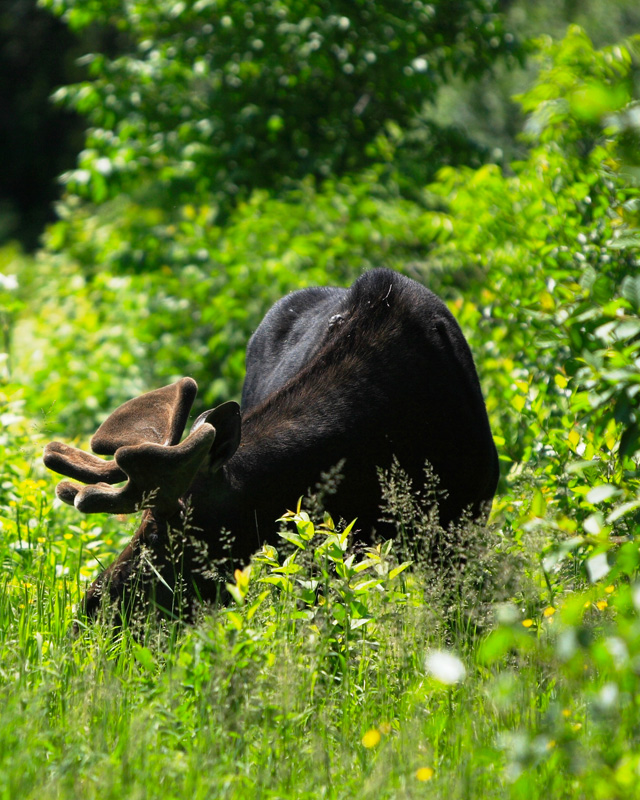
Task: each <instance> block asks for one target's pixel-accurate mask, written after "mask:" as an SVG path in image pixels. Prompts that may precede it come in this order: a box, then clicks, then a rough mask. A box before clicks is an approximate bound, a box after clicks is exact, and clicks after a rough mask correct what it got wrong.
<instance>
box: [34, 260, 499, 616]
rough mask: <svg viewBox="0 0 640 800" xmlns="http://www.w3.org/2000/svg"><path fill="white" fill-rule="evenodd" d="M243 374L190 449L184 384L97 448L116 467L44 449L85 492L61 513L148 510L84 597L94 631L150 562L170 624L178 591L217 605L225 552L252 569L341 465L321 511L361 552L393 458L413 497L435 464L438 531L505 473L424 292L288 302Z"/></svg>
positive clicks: (453, 344)
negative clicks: (217, 568)
mask: <svg viewBox="0 0 640 800" xmlns="http://www.w3.org/2000/svg"><path fill="white" fill-rule="evenodd" d="M246 366H247V374H246V380H245V383H244V388H243V392H242V403H241V406H239V405H238V404H237V403H235V402H227V403H224V404H222V405H220V406H218V407H217V408H214V409H212V410H209V411H205V412H204V413H203V414H200V416H199V417H198V418H197V419H196V420H195V421H194V422H193V425H192V426H191V430H190V433H189V435H188V436H187V437H186V438H185V439H184V440H183V441H181V438H182V434H183V431H184V429H185V425H186V423H187V419H188V417H189V412H190V410H191V406H192V403H193V401H194V399H195V395H196V392H197V385H196V383H195V381H194V380H192V379H191V378H182V380H179V381H178V382H177V383H174V384H172V385H170V386H165V387H164V388H161V389H156V390H155V391H151V392H148V393H147V394H143V395H142V396H140V397H137V398H134V399H133V400H129V401H128V402H126V403H124V405H122V406H120V407H119V408H118V409H116V411H114V412H113V413H112V414H111V416H109V417H108V418H107V419H106V421H105V422H103V424H102V425H101V426H100V427H99V429H98V431H97V432H96V434H95V435H94V436H93V438H92V439H91V448H92V450H93V452H94V453H96V454H98V455H103V456H113V459H111V460H104V459H101V458H98V457H97V456H96V455H91V454H89V453H85V452H83V451H82V450H79V449H77V448H75V447H71V446H68V445H66V444H62V443H59V442H53V443H51V444H49V445H48V446H47V447H46V449H45V454H44V462H45V464H46V465H47V467H49V468H50V469H52V470H53V471H55V472H58V473H60V474H62V475H64V476H66V477H69V478H72V479H74V480H75V481H81V482H82V483H84V484H87V485H85V486H81V485H79V484H78V483H75V482H72V481H67V480H65V481H62V482H61V483H59V484H58V486H57V489H56V492H57V495H58V497H59V498H60V499H62V500H63V501H65V502H66V503H69V504H70V505H74V506H75V507H76V508H77V509H78V510H79V511H81V512H83V513H95V512H108V513H112V514H128V513H132V512H135V511H138V510H144V511H143V516H142V520H141V524H140V526H139V528H138V530H137V532H136V533H135V534H134V536H133V538H132V540H131V542H130V543H129V545H128V546H127V547H126V549H125V550H124V551H123V552H122V553H121V555H120V556H119V558H118V559H117V560H116V561H115V562H114V563H113V564H111V566H109V567H108V568H107V569H106V570H105V571H104V572H103V573H102V574H101V575H100V576H99V577H98V578H97V579H96V580H95V581H94V583H93V584H92V585H91V586H90V587H89V589H88V592H87V595H86V597H85V601H84V613H85V614H87V615H88V616H93V615H95V613H96V611H97V609H98V608H99V606H100V602H101V597H102V596H103V595H106V597H105V600H106V601H107V602H111V603H113V604H115V605H118V604H120V605H121V604H122V600H123V597H127V598H133V597H134V596H135V592H133V591H132V586H133V585H134V583H135V582H137V581H138V580H139V578H140V574H141V572H142V571H143V562H144V560H145V558H148V557H149V555H150V554H152V555H154V556H155V559H156V566H155V567H154V569H153V570H151V571H150V572H149V573H148V574H149V575H150V576H151V577H150V578H148V579H147V582H148V583H149V582H150V583H152V584H155V585H154V586H153V590H154V593H155V594H154V597H155V602H156V604H157V605H158V606H160V608H163V609H165V610H169V611H170V610H171V609H172V606H173V604H174V598H173V592H174V588H175V587H176V586H177V584H178V581H180V582H181V585H182V586H183V587H184V588H185V589H186V592H187V595H188V597H189V598H190V601H189V602H192V601H193V600H195V599H196V598H200V599H201V600H202V601H209V600H212V599H215V597H216V592H217V591H218V584H217V582H216V581H213V580H211V577H210V572H208V570H207V569H206V568H203V564H204V565H205V566H206V564H207V563H215V562H216V560H217V559H219V558H221V556H222V555H223V552H227V553H228V554H229V555H230V558H231V561H232V563H235V564H237V565H240V564H243V563H246V562H247V561H248V560H249V558H250V557H251V555H252V554H253V553H254V552H255V551H256V550H258V549H259V548H260V546H261V544H263V543H265V542H272V541H273V539H274V536H275V534H276V531H277V522H276V520H277V519H278V517H279V516H280V515H281V514H282V513H283V511H284V510H285V509H286V508H287V507H290V506H291V504H292V503H293V502H294V501H295V499H296V498H297V497H298V496H300V495H303V494H304V493H305V492H307V490H308V489H309V487H313V486H314V484H316V482H317V481H318V480H319V477H320V475H321V473H322V472H323V471H326V470H329V469H330V468H332V467H333V466H335V465H336V464H338V463H339V462H340V463H341V472H342V475H341V480H340V481H339V482H338V485H337V487H336V489H335V492H334V493H333V494H332V495H331V496H330V497H329V498H328V500H327V506H328V510H329V511H330V513H331V514H332V515H333V517H334V519H337V518H344V519H346V520H351V519H353V518H354V517H357V518H358V522H357V529H358V530H359V531H360V534H359V535H360V537H361V538H362V539H364V540H366V539H368V538H370V536H371V532H372V531H373V530H374V529H377V530H378V532H381V531H382V533H385V531H384V530H382V524H381V523H380V522H379V518H380V508H379V506H380V499H381V490H380V485H379V479H378V471H377V468H379V467H383V468H385V467H388V466H389V465H390V464H391V462H392V460H393V459H394V458H397V460H398V462H399V464H400V466H401V467H402V468H403V469H404V471H405V472H406V473H407V475H408V476H409V478H410V479H411V481H412V482H413V485H414V486H415V487H416V489H420V488H421V486H422V484H423V482H424V475H425V462H426V461H428V462H429V463H430V464H431V466H432V467H433V470H434V472H435V473H436V474H437V475H438V476H439V479H440V487H442V488H444V489H445V490H446V494H443V496H442V497H441V498H440V500H439V509H438V511H439V519H440V522H441V524H442V525H443V526H447V525H448V524H449V523H452V522H455V521H456V520H457V519H459V518H460V516H461V515H462V514H463V513H466V514H470V515H471V516H472V517H474V518H478V517H481V516H482V515H483V514H484V513H486V511H487V510H488V507H489V506H490V503H491V500H492V498H493V495H494V493H495V489H496V484H497V480H498V460H497V454H496V450H495V446H494V444H493V439H492V436H491V431H490V428H489V422H488V419H487V412H486V408H485V404H484V400H483V397H482V393H481V390H480V384H479V381H478V376H477V373H476V369H475V366H474V363H473V359H472V356H471V352H470V350H469V346H468V344H467V342H466V340H465V338H464V336H463V334H462V331H461V330H460V327H459V326H458V324H457V322H456V321H455V319H454V317H453V316H452V315H451V313H450V312H449V310H448V309H447V307H446V306H445V304H444V303H443V302H442V301H441V300H440V299H439V298H438V297H436V295H434V294H433V293H432V292H431V291H429V290H428V289H426V288H425V287H424V286H422V285H420V284H419V283H417V282H415V281H413V280H411V279H409V278H407V277H405V276H403V275H400V274H398V273H396V272H393V271H391V270H388V269H374V270H370V271H368V272H365V273H364V274H363V275H362V276H361V277H359V278H358V279H357V280H356V281H355V283H353V285H352V286H351V287H350V288H348V289H343V288H328V287H318V288H308V289H302V290H299V291H296V292H293V293H292V294H290V295H288V296H286V297H284V298H283V299H282V300H280V301H278V302H277V303H276V304H275V305H274V306H273V308H272V309H271V310H270V311H269V312H268V313H267V315H266V317H265V318H264V320H263V321H262V323H261V324H260V326H259V327H258V329H257V330H256V331H255V333H254V335H253V336H252V338H251V340H250V341H249V345H248V348H247V356H246ZM116 484H122V485H121V486H116ZM180 530H182V531H185V530H186V531H187V535H185V536H183V546H182V547H181V549H180V552H179V553H177V552H176V550H175V548H174V546H173V544H172V542H174V541H175V539H174V533H175V532H176V531H180ZM223 532H225V533H227V532H228V533H229V534H230V535H231V536H230V539H229V540H227V538H226V537H225V536H223V535H222V533H223ZM224 542H227V550H226V551H224V547H223V545H224ZM154 575H155V580H154ZM158 576H159V578H158ZM146 591H147V595H146V596H148V588H147V590H146ZM131 602H134V601H133V600H131Z"/></svg>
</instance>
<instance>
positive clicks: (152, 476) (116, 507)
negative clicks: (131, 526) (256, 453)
mask: <svg viewBox="0 0 640 800" xmlns="http://www.w3.org/2000/svg"><path fill="white" fill-rule="evenodd" d="M197 388H198V387H197V384H196V382H195V381H194V380H192V379H191V378H182V380H180V381H178V382H177V383H174V384H172V385H171V386H165V387H163V388H162V389H156V390H155V391H153V392H148V393H147V394H144V395H142V396H141V397H136V398H134V399H133V400H129V401H128V402H127V403H124V404H123V405H122V406H120V407H119V408H117V409H116V410H115V411H114V412H113V414H111V416H110V417H108V418H107V419H106V420H105V422H103V423H102V425H101V426H100V428H98V431H97V432H96V434H95V436H94V437H93V439H92V440H91V446H92V449H93V450H94V452H96V453H99V454H101V455H112V454H113V455H114V460H113V461H103V460H102V459H100V458H97V457H96V456H94V455H91V454H89V453H84V452H83V451H82V450H78V449H77V448H75V447H69V446H68V445H65V444H62V443H60V442H52V443H51V444H50V445H48V446H47V447H46V448H45V452H44V463H45V464H46V465H47V467H49V468H50V469H52V470H54V471H55V472H59V473H61V474H62V475H65V476H67V477H69V478H74V479H75V480H79V481H82V482H84V483H87V484H89V485H88V486H80V485H79V484H77V483H73V482H72V481H61V482H60V483H59V484H58V486H57V488H56V494H57V496H58V497H59V498H60V499H61V500H63V501H64V502H65V503H68V504H70V505H74V506H75V507H76V508H77V509H78V510H79V511H82V512H83V513H85V514H91V513H99V512H107V513H111V514H129V513H131V512H133V511H137V510H139V509H140V508H143V507H149V508H153V509H154V510H155V511H157V512H158V513H160V514H161V515H163V516H165V517H166V516H171V515H172V514H174V513H175V512H176V511H177V510H178V509H179V508H180V498H181V497H182V496H183V495H184V494H185V493H186V492H187V491H188V489H189V487H190V486H191V484H192V482H193V479H194V478H195V475H196V473H197V471H198V470H199V469H200V466H201V465H202V464H203V463H205V461H206V460H207V457H208V456H209V454H210V453H211V449H212V445H213V442H214V439H215V437H216V427H218V426H221V429H222V432H223V436H222V440H223V445H222V446H221V447H220V448H219V449H220V453H219V454H218V460H217V461H214V463H213V464H212V463H211V462H209V467H210V468H213V467H217V466H219V462H220V461H221V460H225V459H227V458H229V457H230V456H231V455H232V454H233V452H235V449H236V448H237V447H238V444H239V440H240V411H239V408H238V406H237V403H233V402H231V403H224V404H223V405H222V406H219V407H218V409H214V410H212V411H208V412H205V413H204V414H201V415H200V417H199V418H198V420H197V421H196V423H195V424H194V426H193V428H192V430H191V433H190V434H189V436H187V438H186V439H185V440H184V441H183V442H182V443H181V444H179V442H180V437H181V435H182V431H183V430H184V427H185V424H186V421H187V417H188V415H189V411H190V409H191V405H192V404H193V400H194V398H195V394H196V392H197ZM212 423H213V424H212ZM214 426H215V427H214ZM122 481H126V483H125V484H124V486H120V487H116V486H113V485H112V484H115V483H120V482H122Z"/></svg>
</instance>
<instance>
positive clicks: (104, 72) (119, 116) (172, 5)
mask: <svg viewBox="0 0 640 800" xmlns="http://www.w3.org/2000/svg"><path fill="white" fill-rule="evenodd" d="M45 5H47V6H48V7H50V8H53V9H54V10H56V11H58V13H62V14H63V15H64V17H65V18H66V19H67V20H68V22H69V24H70V25H71V26H72V27H74V28H75V29H82V28H84V27H85V26H87V25H89V24H92V23H95V22H98V23H101V24H103V25H106V24H108V25H111V26H115V27H116V28H117V29H118V30H119V31H120V32H121V33H122V34H124V35H126V38H127V41H128V42H129V48H128V50H127V52H122V53H120V54H118V55H117V56H116V57H115V58H109V57H107V56H106V55H105V54H101V53H94V54H93V55H90V56H87V58H86V62H87V63H88V64H89V72H90V76H91V80H90V81H86V82H83V83H79V84H77V85H75V86H67V87H65V88H63V89H61V90H59V92H58V93H57V99H58V100H59V101H62V102H64V103H66V104H67V105H69V106H70V107H72V108H74V109H76V110H77V111H79V112H80V113H82V114H84V115H85V116H86V117H87V118H88V119H89V121H90V124H91V128H90V130H89V133H88V138H87V144H86V148H85V150H84V151H83V153H82V154H81V156H80V159H79V165H78V169H76V170H73V171H71V172H70V173H68V174H67V175H66V176H65V181H66V183H67V186H68V188H69V189H70V190H71V191H73V192H77V193H78V194H80V195H82V196H86V197H89V198H91V199H92V200H94V201H95V202H102V201H104V200H105V199H106V198H108V197H112V196H114V195H117V194H119V193H120V192H122V191H123V190H125V191H130V190H131V189H132V188H133V187H135V186H136V185H137V184H138V182H139V181H140V180H147V179H149V178H152V179H153V180H154V181H157V180H159V182H160V183H161V185H163V186H165V187H166V186H167V185H169V186H170V187H171V189H170V190H171V193H172V196H173V197H175V196H176V193H177V195H178V196H182V197H185V196H191V197H193V194H194V192H198V193H202V192H209V193H211V194H213V196H214V197H217V198H218V200H219V201H225V200H227V199H228V198H230V197H233V196H235V195H236V194H237V193H238V192H240V193H241V194H242V195H246V191H247V190H250V189H252V188H256V187H269V188H274V187H276V186H278V185H281V184H282V183H283V182H286V181H290V180H291V179H294V180H295V179H298V178H301V177H303V176H305V175H315V176H319V177H325V178H326V177H328V176H329V175H335V174H344V173H345V172H346V171H354V170H358V169H361V168H362V167H363V166H365V165H367V164H368V163H370V162H371V161H372V155H373V154H374V153H375V149H374V150H372V149H371V148H372V145H373V143H374V141H375V138H376V136H378V135H379V134H381V133H382V132H383V131H384V128H385V124H386V123H388V122H395V123H396V124H400V125H401V126H403V125H405V124H406V123H407V122H408V121H409V120H410V119H411V118H412V117H413V115H414V114H415V112H416V111H418V110H419V109H420V107H421V105H422V104H423V103H425V102H430V101H432V100H433V99H434V96H435V92H436V90H437V88H438V87H439V86H441V85H442V83H443V82H444V81H446V80H448V79H450V78H451V77H452V76H454V75H460V76H462V77H470V76H477V75H479V74H482V73H483V72H485V71H486V70H488V69H490V68H491V66H492V64H493V63H494V62H495V61H496V59H497V58H499V57H500V56H504V55H508V56H511V57H512V58H519V57H521V56H522V50H521V48H520V47H519V45H518V44H517V43H516V41H515V38H514V36H513V34H511V33H509V32H508V31H507V30H506V29H505V24H504V17H503V15H502V14H501V13H499V12H498V10H497V3H496V2H495V0H456V2H454V3H452V2H450V1H448V2H445V1H444V0H438V1H437V2H430V3H428V2H423V0H401V1H400V2H397V0H396V1H395V2H387V0H385V1H384V2H373V1H372V0H357V2H336V1H335V0H331V1H329V0H318V1H317V2H314V3H311V4H310V3H308V2H302V1H301V0H289V1H288V2H286V3H285V2H281V0H261V2H258V3H252V4H251V6H250V7H248V6H247V5H246V4H245V3H241V2H236V1H235V0H224V2H214V0H197V2H189V3H185V2H178V1H177V0H161V1H160V2H158V1H157V0H153V2H151V1H150V0H149V1H148V2H147V0H143V2H140V1H138V2H129V1H128V0H127V1H126V2H117V3H116V2H111V3H105V4H96V3H93V2H88V1H87V0H63V1H61V0H47V2H46V3H45Z"/></svg>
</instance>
